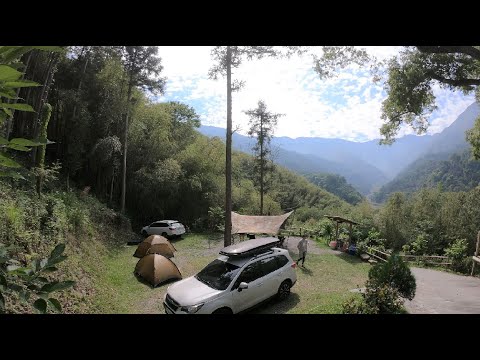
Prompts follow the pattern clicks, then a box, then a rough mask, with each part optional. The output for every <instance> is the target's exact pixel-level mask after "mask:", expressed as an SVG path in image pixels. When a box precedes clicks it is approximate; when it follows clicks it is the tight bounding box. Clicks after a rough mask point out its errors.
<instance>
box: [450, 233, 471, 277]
mask: <svg viewBox="0 0 480 360" xmlns="http://www.w3.org/2000/svg"><path fill="white" fill-rule="evenodd" d="M467 249H468V242H467V240H466V239H458V240H455V241H454V242H453V243H452V244H450V246H449V247H448V248H446V249H445V255H446V256H448V257H449V258H450V259H451V260H452V270H455V271H459V272H464V273H467V272H468V271H469V268H470V266H469V265H471V259H470V258H468V257H467Z"/></svg>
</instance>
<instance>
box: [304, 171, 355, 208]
mask: <svg viewBox="0 0 480 360" xmlns="http://www.w3.org/2000/svg"><path fill="white" fill-rule="evenodd" d="M305 176H306V178H307V179H308V180H309V181H310V182H312V183H313V184H315V185H318V186H320V187H321V188H323V189H325V190H327V191H328V192H331V193H332V194H335V195H337V196H338V197H339V198H340V199H343V200H345V201H346V202H348V203H350V204H352V205H356V204H358V203H360V202H361V201H362V200H363V199H364V198H363V196H362V194H360V193H359V192H358V191H357V190H356V189H355V188H354V187H353V186H352V185H350V184H349V183H347V180H345V178H344V177H343V176H341V175H337V174H308V175H305Z"/></svg>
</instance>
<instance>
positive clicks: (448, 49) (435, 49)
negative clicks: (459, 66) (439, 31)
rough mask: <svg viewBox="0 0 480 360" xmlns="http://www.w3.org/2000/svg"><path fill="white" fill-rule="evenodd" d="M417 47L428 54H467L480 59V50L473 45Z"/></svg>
mask: <svg viewBox="0 0 480 360" xmlns="http://www.w3.org/2000/svg"><path fill="white" fill-rule="evenodd" d="M417 49H418V50H419V51H420V52H422V53H426V54H458V53H460V54H465V55H469V56H471V57H472V58H474V59H476V60H480V50H478V49H477V48H475V47H473V46H417Z"/></svg>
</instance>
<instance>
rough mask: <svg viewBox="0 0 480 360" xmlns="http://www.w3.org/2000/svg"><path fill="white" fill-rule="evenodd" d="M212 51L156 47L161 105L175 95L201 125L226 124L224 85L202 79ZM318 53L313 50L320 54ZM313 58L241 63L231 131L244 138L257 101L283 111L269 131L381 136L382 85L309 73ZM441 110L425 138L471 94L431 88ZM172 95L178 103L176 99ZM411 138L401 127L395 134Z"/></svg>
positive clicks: (358, 77) (357, 72) (359, 77)
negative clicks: (164, 82)
mask: <svg viewBox="0 0 480 360" xmlns="http://www.w3.org/2000/svg"><path fill="white" fill-rule="evenodd" d="M211 49H212V48H211V47H159V55H160V56H161V57H162V59H163V65H164V74H165V76H167V78H168V83H167V91H166V95H165V96H164V97H162V98H160V100H161V101H164V100H167V99H172V98H174V97H175V98H176V99H177V100H179V101H182V102H185V103H187V104H190V105H192V106H194V107H195V108H196V110H197V112H198V113H199V114H200V115H201V119H202V124H204V125H213V126H219V127H225V125H226V81H225V79H223V78H220V79H219V80H217V81H214V80H210V79H208V70H209V68H210V67H211V66H212V64H213V62H212V59H211V55H210V52H211ZM319 49H320V48H318V49H315V51H317V52H319V51H320V50H319ZM399 49H400V48H399V47H374V48H368V51H369V52H370V53H372V54H373V55H375V56H376V57H377V58H378V59H380V60H382V59H385V58H388V57H390V56H392V55H395V54H396V53H398V51H399ZM312 64H313V63H312V59H311V57H308V56H306V57H303V58H300V57H293V58H291V59H288V60H285V59H271V58H266V59H262V60H255V61H244V62H243V63H242V65H241V66H240V68H238V69H234V70H233V78H234V79H239V80H244V81H245V82H246V83H245V87H244V88H243V89H242V90H241V91H240V92H236V93H234V94H233V126H234V128H235V127H237V126H239V127H240V128H241V130H240V133H243V134H245V133H246V131H247V129H248V117H247V116H246V115H245V114H244V113H243V112H242V111H243V110H248V109H252V108H254V107H255V106H256V105H257V102H258V100H260V99H262V100H264V101H265V102H266V104H267V107H268V109H269V110H270V111H272V112H276V113H283V114H285V116H284V117H281V118H280V119H279V121H278V127H277V129H276V132H275V134H276V135H277V136H289V137H292V138H295V137H301V136H318V137H335V138H342V139H347V140H362V141H365V140H371V139H376V138H379V136H380V132H379V128H380V126H381V125H382V120H381V118H380V113H381V103H382V101H383V96H384V93H383V92H382V88H381V87H379V86H378V85H374V84H373V83H372V82H371V78H370V75H369V73H368V72H367V71H365V70H362V69H359V68H358V67H350V68H347V69H346V70H345V71H342V72H340V73H339V75H338V76H337V77H336V78H333V79H326V80H321V79H319V77H318V76H317V74H316V73H315V72H314V71H313V70H312ZM435 95H436V96H437V98H438V102H437V104H439V109H438V110H437V111H436V112H435V113H434V114H433V116H432V121H431V123H432V125H431V127H430V129H429V133H435V132H439V131H441V130H442V129H443V128H445V127H446V126H448V125H450V124H451V122H452V121H454V120H455V118H456V117H457V116H458V115H459V114H460V113H461V112H462V111H463V110H464V109H465V108H466V107H467V106H468V105H469V104H470V103H472V102H473V97H465V96H463V95H461V94H460V93H452V92H449V91H446V90H442V89H440V88H435ZM177 97H178V98H177ZM408 133H412V131H411V130H410V129H403V130H402V132H401V135H405V134H408Z"/></svg>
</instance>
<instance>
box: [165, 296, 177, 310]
mask: <svg viewBox="0 0 480 360" xmlns="http://www.w3.org/2000/svg"><path fill="white" fill-rule="evenodd" d="M165 304H166V305H167V306H168V307H169V308H170V309H172V310H173V311H177V309H178V307H179V306H180V304H179V303H177V302H176V301H175V300H173V298H172V297H171V296H170V295H168V294H167V296H166V298H165Z"/></svg>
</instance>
